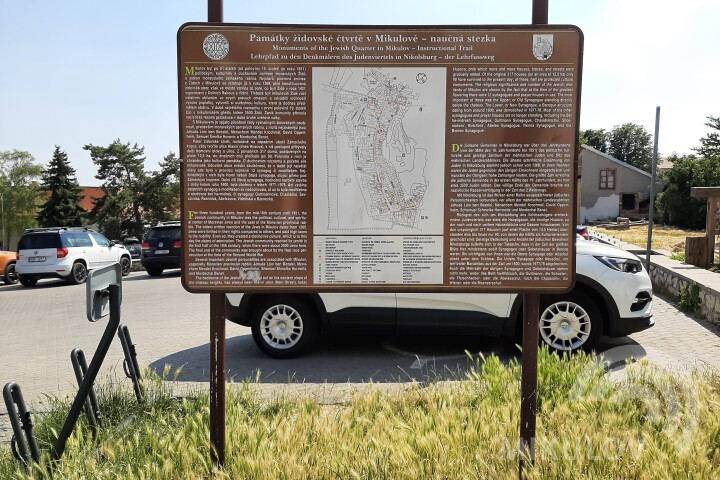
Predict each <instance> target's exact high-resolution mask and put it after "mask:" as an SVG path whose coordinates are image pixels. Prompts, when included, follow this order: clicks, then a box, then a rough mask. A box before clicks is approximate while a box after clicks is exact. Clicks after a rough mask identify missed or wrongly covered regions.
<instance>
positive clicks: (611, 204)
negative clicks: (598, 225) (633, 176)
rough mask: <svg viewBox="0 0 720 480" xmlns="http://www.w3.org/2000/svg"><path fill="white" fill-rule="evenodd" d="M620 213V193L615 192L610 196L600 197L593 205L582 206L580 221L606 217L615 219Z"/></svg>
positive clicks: (581, 222)
mask: <svg viewBox="0 0 720 480" xmlns="http://www.w3.org/2000/svg"><path fill="white" fill-rule="evenodd" d="M618 213H620V195H619V194H614V195H610V196H609V197H598V199H597V200H596V201H595V205H593V206H592V207H589V208H587V207H582V206H581V207H580V218H578V223H580V224H583V223H585V222H587V221H592V220H600V219H605V218H612V219H615V218H616V217H617V216H618Z"/></svg>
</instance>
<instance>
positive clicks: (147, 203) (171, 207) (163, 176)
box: [142, 152, 180, 225]
mask: <svg viewBox="0 0 720 480" xmlns="http://www.w3.org/2000/svg"><path fill="white" fill-rule="evenodd" d="M142 204H143V206H144V207H145V210H144V213H145V218H144V219H145V222H146V223H149V224H151V225H154V224H156V223H157V222H163V221H166V220H173V219H176V218H177V215H178V212H179V211H180V159H179V158H177V157H176V156H175V154H174V153H173V152H170V153H169V154H168V155H166V156H165V158H164V159H163V161H162V162H160V170H158V171H154V172H151V173H149V174H147V176H146V178H145V185H144V188H143V193H142Z"/></svg>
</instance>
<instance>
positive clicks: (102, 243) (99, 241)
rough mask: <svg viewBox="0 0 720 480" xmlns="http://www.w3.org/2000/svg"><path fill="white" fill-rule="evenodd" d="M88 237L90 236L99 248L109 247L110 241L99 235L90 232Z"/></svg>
mask: <svg viewBox="0 0 720 480" xmlns="http://www.w3.org/2000/svg"><path fill="white" fill-rule="evenodd" d="M90 235H92V237H93V238H94V239H95V242H97V244H98V245H100V246H101V247H107V246H109V245H110V240H108V239H107V238H105V237H103V236H102V235H100V234H99V233H97V232H91V233H90Z"/></svg>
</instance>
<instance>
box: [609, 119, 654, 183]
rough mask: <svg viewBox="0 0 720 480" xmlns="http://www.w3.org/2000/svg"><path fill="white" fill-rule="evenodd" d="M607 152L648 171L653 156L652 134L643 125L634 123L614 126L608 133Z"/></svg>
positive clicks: (650, 167)
mask: <svg viewBox="0 0 720 480" xmlns="http://www.w3.org/2000/svg"><path fill="white" fill-rule="evenodd" d="M607 153H609V154H610V155H612V156H613V157H615V158H617V159H618V160H621V161H623V162H625V163H628V164H630V165H632V166H634V167H637V168H640V169H642V170H645V171H646V172H649V171H651V169H652V157H653V146H652V135H650V134H649V133H648V132H647V130H645V127H643V126H641V125H635V124H634V123H625V124H623V125H620V126H619V127H618V126H615V127H613V129H612V130H611V131H610V133H609V135H608V151H607Z"/></svg>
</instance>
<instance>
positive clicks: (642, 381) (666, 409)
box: [0, 350, 720, 480]
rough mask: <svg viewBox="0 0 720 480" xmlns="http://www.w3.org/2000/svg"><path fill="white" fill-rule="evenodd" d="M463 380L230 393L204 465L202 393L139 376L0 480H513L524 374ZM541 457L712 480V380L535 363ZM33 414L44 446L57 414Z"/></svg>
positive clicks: (617, 473) (6, 463)
mask: <svg viewBox="0 0 720 480" xmlns="http://www.w3.org/2000/svg"><path fill="white" fill-rule="evenodd" d="M475 360H476V363H475V367H474V368H473V369H471V371H470V372H469V373H468V375H467V377H466V378H463V379H458V380H460V381H451V382H443V381H434V382H424V383H422V384H411V385H409V386H408V387H407V388H406V389H405V390H404V391H402V392H394V393H388V392H386V391H383V390H382V388H380V386H379V385H378V386H376V387H375V388H370V389H367V390H363V391H358V392H357V393H355V394H354V396H353V397H352V399H351V400H350V401H348V402H347V403H343V404H335V405H323V404H320V403H318V402H317V401H315V400H313V399H309V398H296V397H290V396H285V397H279V398H275V399H273V400H269V401H268V400H263V399H262V398H261V397H260V396H259V395H258V393H257V392H258V389H257V388H255V385H254V383H253V382H250V381H248V382H245V383H242V384H239V385H233V386H232V388H231V389H230V390H229V391H228V396H227V456H226V465H225V467H224V468H223V469H220V470H217V469H215V468H214V467H213V466H212V464H211V462H210V448H211V447H210V443H209V416H210V412H209V398H208V396H207V395H206V394H196V395H193V396H192V397H191V398H186V399H183V400H176V399H174V398H173V392H172V388H171V386H172V383H171V382H166V381H163V380H162V379H161V378H159V377H157V376H152V375H149V376H148V378H149V380H148V382H147V385H146V387H147V391H148V399H149V400H148V402H147V403H145V404H142V405H139V404H138V403H137V402H136V401H135V398H134V396H133V395H132V392H130V391H129V390H128V389H127V388H120V387H118V386H117V385H112V384H110V385H107V386H106V387H103V388H100V389H99V396H100V402H101V408H102V409H103V412H104V414H105V417H104V421H105V424H104V426H103V427H102V428H101V430H100V432H99V434H98V436H97V438H92V437H91V435H90V433H89V429H88V428H87V425H85V424H84V423H82V422H81V423H80V424H79V426H78V428H77V431H76V432H75V434H74V435H73V437H72V438H71V439H70V441H69V442H68V446H67V449H66V452H65V455H64V456H63V458H62V461H60V462H58V463H56V464H51V463H50V462H49V461H48V460H47V458H45V459H44V460H43V463H42V464H41V465H39V466H36V467H34V468H33V469H27V468H25V467H24V466H22V465H21V464H20V463H19V462H17V461H15V460H14V459H12V458H11V457H10V455H9V453H8V452H7V451H3V452H2V453H0V478H15V479H21V478H22V479H24V478H48V479H50V478H53V479H65V478H67V479H75V478H92V479H115V478H132V479H135V478H138V479H168V478H170V479H172V478H178V479H181V478H182V479H184V478H210V477H216V478H231V479H240V478H242V479H246V478H248V479H273V480H274V479H297V478H313V479H315V478H320V479H322V478H328V479H330V478H333V479H335V478H343V479H345V478H347V479H413V480H417V479H455V478H457V479H461V478H462V479H465V478H492V479H503V478H513V479H514V478H517V468H518V463H517V447H518V443H519V414H520V412H519V410H520V373H521V372H520V365H519V364H518V362H517V361H512V362H511V363H510V364H507V365H506V364H503V363H501V362H500V361H499V360H498V359H497V357H494V356H492V357H489V358H483V357H480V358H477V359H475ZM538 368H539V375H538V378H539V390H538V393H539V402H538V407H539V408H538V418H537V426H538V431H537V433H538V436H537V443H536V453H537V459H536V464H535V466H534V467H533V468H531V469H530V470H529V471H528V478H531V479H540V478H573V479H574V478H636V479H646V478H647V479H650V478H698V479H701V478H702V479H706V478H720V377H718V375H717V374H713V373H703V374H700V373H693V374H683V375H680V374H671V373H668V372H663V371H659V370H657V369H655V368H653V367H652V366H651V365H649V364H646V363H642V362H639V363H637V364H633V365H632V366H630V367H628V369H627V374H626V376H625V378H624V379H621V380H619V381H610V380H609V379H608V378H607V375H605V370H604V368H603V365H602V364H601V363H600V362H598V361H597V359H596V358H595V357H593V356H591V355H584V354H580V355H576V356H572V357H559V356H557V355H555V354H551V353H548V352H547V351H546V350H542V351H541V352H540V355H539V366H538ZM68 408H69V407H68V405H66V404H60V403H57V404H56V405H55V406H54V408H53V409H52V410H51V411H50V412H49V413H47V414H46V415H44V416H43V418H42V419H40V421H39V422H37V423H38V424H39V426H38V428H37V431H38V436H39V437H40V438H41V440H42V441H41V447H42V448H44V449H46V450H47V449H49V447H50V446H51V444H52V441H53V436H54V435H56V433H55V432H57V431H58V430H59V429H60V427H61V425H62V421H63V420H64V415H65V414H66V413H67V410H68Z"/></svg>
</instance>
